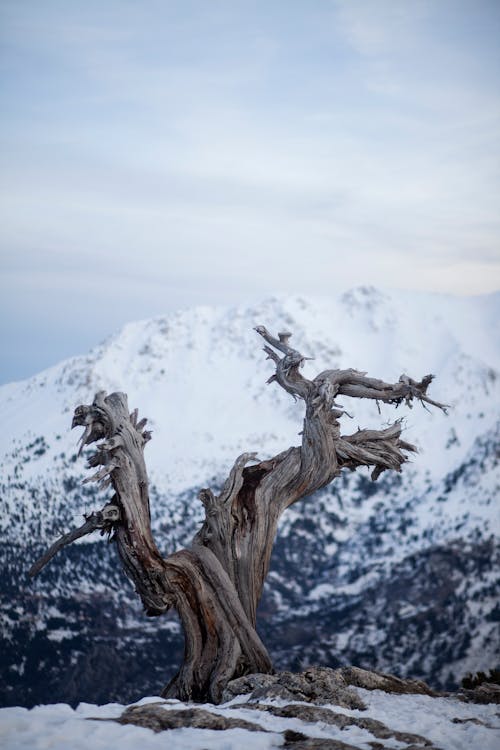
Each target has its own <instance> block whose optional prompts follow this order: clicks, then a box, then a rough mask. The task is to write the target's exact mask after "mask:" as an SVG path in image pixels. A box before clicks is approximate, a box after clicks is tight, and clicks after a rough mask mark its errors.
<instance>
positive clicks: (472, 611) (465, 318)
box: [0, 287, 500, 705]
mask: <svg viewBox="0 0 500 750" xmlns="http://www.w3.org/2000/svg"><path fill="white" fill-rule="evenodd" d="M499 319H500V294H496V295H489V296H486V297H476V298H452V297H447V296H438V295H426V294H417V293H408V292H404V293H402V292H398V293H395V292H394V293H392V292H391V293H390V294H389V293H382V292H380V291H378V290H376V289H373V288H366V287H362V288H357V289H354V290H352V291H349V292H347V293H346V294H344V295H342V296H340V297H339V298H335V299H324V298H319V299H317V298H302V297H286V298H272V299H267V300H265V301H264V302H262V303H260V304H257V305H255V306H254V307H251V308H244V307H240V308H231V309H229V308H208V307H198V308H195V309H191V310H187V311H181V312H178V313H174V314H171V315H168V316H165V317H161V318H155V319H152V320H146V321H140V322H136V323H130V324H128V325H127V326H125V327H124V328H123V329H122V330H121V331H120V332H119V333H118V334H117V335H116V336H113V337H111V338H110V339H108V340H107V341H105V342H104V343H103V344H102V345H101V346H99V347H97V348H96V349H94V350H93V351H91V352H90V353H89V354H88V355H87V356H83V357H77V358H73V359H70V360H67V361H65V362H62V363H61V364H59V365H56V366H55V367H53V368H51V369H49V370H46V371H44V372H42V373H40V374H39V375H37V376H35V377H33V378H31V379H29V380H26V381H23V382H20V383H13V384H9V385H6V386H3V387H2V388H0V413H1V415H2V427H3V429H2V431H1V433H0V468H1V487H0V492H1V498H0V524H1V531H2V543H1V558H2V563H3V568H4V571H5V573H4V575H3V577H2V584H1V617H2V623H3V627H2V630H3V635H4V638H5V643H4V648H3V649H2V657H1V658H2V662H3V663H2V672H3V701H4V703H7V704H13V703H21V704H23V705H31V704H32V703H33V702H38V701H47V700H49V699H50V700H52V699H54V700H65V701H69V702H72V701H73V702H75V701H78V700H81V699H85V700H92V701H93V702H96V701H98V700H111V699H118V700H121V701H127V700H130V699H132V698H134V697H136V696H137V695H139V694H141V693H142V694H148V693H149V694H151V693H155V692H156V693H157V692H158V690H159V689H160V688H161V687H162V685H163V684H164V683H165V682H166V680H167V678H168V677H169V676H170V675H171V674H172V673H173V671H174V669H175V666H176V665H178V663H179V662H180V660H181V656H182V637H181V635H180V632H179V627H178V624H177V621H176V619H175V618H174V617H164V618H158V619H154V620H149V619H147V618H145V617H144V616H143V615H142V612H141V611H140V605H139V603H138V602H136V601H135V599H134V594H133V592H132V591H131V590H130V586H129V584H128V583H127V582H126V580H125V578H124V576H123V575H122V573H121V571H120V569H119V564H118V561H117V559H116V555H115V551H114V549H113V547H112V545H107V544H105V543H104V541H103V540H102V539H101V538H100V537H99V536H98V535H96V539H95V540H94V541H90V542H88V541H87V542H83V543H81V544H78V545H73V546H72V548H68V549H67V550H65V551H63V552H62V553H61V554H60V555H59V556H58V558H56V560H55V561H53V562H52V563H51V565H50V566H49V567H48V568H47V569H46V570H45V571H44V572H43V573H42V574H41V576H40V578H39V580H36V581H35V582H32V581H28V580H27V578H26V571H27V569H28V568H29V566H30V564H31V562H32V561H33V560H34V558H35V557H36V556H37V555H38V554H39V553H40V552H41V551H42V549H43V548H45V547H47V546H48V545H49V544H50V543H51V541H53V539H54V538H55V537H56V536H58V535H60V533H61V532H62V531H64V530H67V529H68V528H70V527H72V526H75V525H79V523H80V522H81V521H80V519H81V515H82V513H84V512H88V511H90V510H93V509H97V508H100V507H101V506H102V505H103V504H104V502H105V500H106V495H105V493H104V494H103V493H101V494H100V495H99V496H96V490H95V489H94V486H93V485H92V486H90V487H89V485H85V486H83V487H82V485H81V480H82V479H83V478H84V477H85V476H86V475H87V474H88V472H87V470H86V469H85V462H84V460H83V458H80V459H77V457H76V439H77V437H78V436H77V435H76V434H75V433H71V432H70V429H69V428H70V424H71V417H72V413H73V409H74V407H75V406H76V405H77V404H80V403H90V402H91V401H92V399H93V396H94V394H95V392H96V391H97V390H102V389H104V390H106V391H108V392H111V391H113V390H121V391H126V392H127V393H128V396H129V404H130V407H131V408H135V407H138V408H139V414H140V416H147V417H148V418H149V424H150V426H151V429H152V430H153V439H152V441H151V442H150V443H149V444H148V446H147V448H146V461H147V464H148V470H149V475H150V479H151V496H152V514H153V525H154V531H155V534H156V536H157V538H158V540H159V546H160V549H162V550H164V552H165V553H166V554H167V553H169V552H172V551H173V550H174V549H176V548H178V547H179V546H180V545H184V544H187V543H189V540H190V538H191V536H192V534H193V531H194V530H195V529H196V527H197V525H198V523H199V522H200V521H201V518H202V507H201V504H200V503H199V502H198V500H197V499H196V495H197V492H198V490H199V489H200V488H201V487H205V486H210V487H212V488H216V487H217V486H218V485H220V483H221V482H222V481H223V480H224V478H225V475H226V472H227V471H228V469H229V468H230V466H231V465H232V463H233V461H234V459H235V457H236V456H237V455H238V454H239V453H241V452H243V451H246V450H248V451H256V452H257V453H258V455H259V457H260V458H264V457H266V456H270V455H273V454H275V453H278V452H280V451H281V450H283V449H284V448H286V447H288V446H289V445H294V444H297V443H298V442H299V440H300V438H299V437H298V435H297V433H298V432H300V430H301V422H302V407H301V404H300V403H294V401H293V399H291V397H290V396H288V394H286V393H285V392H283V391H282V390H281V389H280V388H279V387H278V386H276V385H275V384H273V385H271V386H266V385H265V381H266V379H267V377H268V376H269V375H270V374H271V373H272V365H271V363H269V362H266V361H265V355H264V354H263V352H262V351H261V345H260V339H259V337H258V336H257V335H256V334H255V332H254V331H253V328H254V326H256V325H258V324H263V325H266V326H267V327H268V328H269V329H270V330H272V331H277V330H284V329H286V330H290V331H292V332H293V339H292V344H293V345H294V346H295V347H296V348H297V349H299V350H300V351H301V352H302V353H303V354H305V355H307V356H314V357H315V359H314V360H313V361H310V362H308V363H307V365H306V368H305V374H306V375H311V376H314V375H315V374H316V373H318V372H320V371H321V370H323V369H327V368H335V367H354V368H356V369H360V370H365V371H367V372H368V373H369V374H370V375H373V376H375V377H380V378H383V379H385V380H388V381H391V382H392V381H396V380H397V379H398V378H399V376H400V374H401V373H403V372H405V373H408V374H409V375H411V376H412V377H414V378H420V377H422V376H423V375H425V374H427V373H429V372H432V373H434V374H435V375H436V380H435V382H434V383H433V384H432V385H431V388H430V391H429V394H430V395H431V396H432V397H434V398H435V399H436V400H438V401H441V402H445V403H448V404H450V406H451V409H450V413H449V415H448V416H445V415H443V414H442V413H441V412H440V411H437V410H435V411H432V412H428V411H426V410H424V409H422V408H421V407H420V406H419V405H416V406H415V407H414V408H413V409H412V410H408V409H406V408H403V407H400V408H399V409H398V411H396V412H395V410H394V408H392V407H388V406H384V405H381V407H380V408H381V413H380V414H379V413H378V411H377V406H376V405H375V404H374V403H371V402H362V401H358V400H350V399H347V398H345V399H344V401H343V403H344V406H345V407H346V409H347V411H348V412H349V413H350V414H352V415H353V418H352V419H349V418H348V417H344V418H343V422H344V432H345V433H350V432H354V431H355V430H356V429H357V427H358V426H360V427H369V426H373V427H376V428H378V427H380V426H382V425H383V424H384V423H386V422H387V421H388V420H391V419H394V418H395V417H398V416H404V417H405V420H406V430H407V431H406V434H405V438H406V439H407V440H409V441H410V442H413V443H414V444H416V445H417V446H418V447H419V450H420V453H419V454H418V455H416V456H415V458H414V459H413V463H412V464H407V465H406V466H405V467H404V469H403V473H402V474H401V475H391V474H390V473H387V474H384V475H383V477H382V478H381V479H380V480H379V481H378V482H376V483H372V482H371V481H370V479H369V474H368V471H366V473H365V471H364V470H360V471H358V472H355V473H345V474H344V475H343V476H342V477H341V478H340V479H339V480H336V482H335V483H333V484H332V485H331V486H330V487H329V488H327V489H326V490H324V491H322V492H321V493H318V494H317V495H315V496H313V497H311V498H309V499H308V500H306V501H303V502H301V503H299V504H297V505H296V506H294V507H293V508H292V509H290V510H289V511H288V512H287V514H286V515H285V517H284V518H283V522H282V525H281V530H280V533H279V536H278V539H277V542H276V545H275V550H274V556H273V562H272V569H271V573H270V575H269V579H268V585H267V587H266V590H265V595H264V597H263V601H262V603H261V608H260V619H259V623H258V626H259V629H260V631H261V633H262V635H263V638H264V641H265V642H266V644H267V645H268V647H269V650H270V652H271V654H272V656H273V657H274V659H275V662H276V664H277V665H278V666H280V667H282V668H285V667H287V668H299V667H303V666H305V665H307V664H310V663H315V664H318V665H320V664H321V665H329V666H337V665H338V664H344V663H351V664H358V665H360V666H363V667H366V668H376V669H385V670H388V671H391V672H393V673H396V674H400V675H401V676H407V675H408V676H412V677H422V678H424V679H426V680H427V681H429V682H430V683H431V684H433V685H435V686H436V687H445V686H452V685H453V684H455V683H456V682H457V680H459V678H460V677H461V676H463V674H464V673H465V672H467V671H476V670H478V669H485V668H490V667H491V666H494V662H495V661H498V648H499V641H500V638H499V634H498V621H499V619H500V605H499V602H498V581H499V576H498V569H499V568H498V561H499V557H500V554H499V549H500V548H499V544H498V536H499V530H500V529H499V526H500V524H499V520H498V519H499V515H498V508H496V507H495V494H498V488H499V486H500V471H499V467H498V463H499V448H500V423H499V411H500V410H499V403H500V399H499V396H500V346H499V343H500V342H499V339H500V335H499V327H498V321H499ZM96 686H97V687H96ZM96 690H97V694H96ZM99 691H100V692H99Z"/></svg>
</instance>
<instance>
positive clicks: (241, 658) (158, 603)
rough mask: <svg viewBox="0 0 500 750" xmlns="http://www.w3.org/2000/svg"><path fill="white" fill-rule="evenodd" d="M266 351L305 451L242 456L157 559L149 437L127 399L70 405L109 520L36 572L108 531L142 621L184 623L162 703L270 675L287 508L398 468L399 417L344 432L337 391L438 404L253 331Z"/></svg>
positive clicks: (206, 696) (403, 451)
mask: <svg viewBox="0 0 500 750" xmlns="http://www.w3.org/2000/svg"><path fill="white" fill-rule="evenodd" d="M256 331H257V333H259V335H260V336H262V337H263V339H264V340H265V342H266V343H265V346H264V351H265V352H266V354H267V356H268V358H269V359H270V360H271V361H272V362H273V363H274V366H275V371H274V373H273V374H272V376H271V377H270V378H269V380H268V382H277V383H278V384H279V385H280V386H281V387H282V388H284V390H286V391H287V392H288V393H290V394H291V395H292V396H293V397H294V398H295V399H301V400H303V401H304V402H305V417H304V427H303V430H302V440H301V444H300V446H297V447H291V448H288V449H287V450H285V451H283V452H282V453H280V454H278V455H277V456H274V457H273V458H270V459H267V460H263V461H258V460H257V457H256V455H255V453H244V454H242V455H241V456H239V457H238V458H237V459H236V461H235V464H234V466H233V468H232V469H231V472H230V474H229V477H228V479H227V480H226V482H225V484H224V486H223V488H222V490H221V492H220V494H219V495H215V494H214V493H213V492H212V491H211V490H210V489H208V488H207V489H203V490H201V492H200V493H199V499H200V500H201V502H202V503H203V505H204V508H205V520H204V522H203V524H202V526H201V528H200V530H199V531H198V533H197V534H196V536H195V538H194V539H193V542H192V544H191V546H190V547H189V548H188V549H184V550H180V551H177V552H174V553H172V554H170V555H169V556H168V557H166V558H164V557H163V556H162V555H161V553H160V552H159V550H158V548H157V546H156V543H155V541H154V538H153V535H152V531H151V521H150V510H149V494H148V480H147V472H146V466H145V463H144V455H143V454H144V446H145V444H146V443H147V441H148V440H149V439H150V433H149V432H148V431H145V430H144V427H145V424H146V420H144V419H142V420H140V421H138V414H137V409H136V410H134V411H133V412H132V413H129V410H128V404H127V397H126V395H125V394H123V393H112V394H110V395H109V396H106V394H105V393H104V392H100V393H98V394H96V397H95V399H94V402H93V403H92V404H90V405H83V406H79V407H77V409H76V410H75V414H74V418H73V426H74V427H75V426H81V427H83V428H84V431H83V434H82V437H81V439H80V443H81V448H80V450H81V449H83V447H84V446H86V445H90V444H92V443H96V450H95V452H94V453H93V454H92V456H91V457H90V459H89V467H91V468H96V469H97V471H96V473H95V474H94V475H93V476H92V477H90V479H89V480H86V481H96V482H99V483H100V485H101V486H108V485H111V486H112V488H113V490H114V495H113V499H112V503H111V505H108V506H106V507H107V508H113V512H112V517H110V516H109V514H108V516H107V517H106V519H104V518H103V512H104V510H106V508H105V509H103V511H101V512H100V513H97V514H92V515H91V516H90V517H89V518H88V519H86V521H85V524H83V526H81V527H80V528H79V529H76V530H74V531H72V532H70V533H69V534H66V535H64V536H63V537H61V539H59V540H58V541H57V542H56V543H55V544H54V545H53V546H52V547H51V548H50V550H49V551H48V552H47V553H46V555H44V557H43V558H41V559H40V560H39V561H37V562H36V563H35V564H34V566H33V567H32V569H31V571H30V574H31V575H36V574H37V573H38V572H39V571H40V570H41V569H42V567H43V566H44V565H45V564H46V563H47V562H48V561H49V560H50V559H51V558H52V557H53V556H54V555H55V554H56V552H58V551H59V550H60V549H61V548H62V547H63V546H65V545H67V544H70V543H71V542H72V541H74V540H75V539H77V538H80V537H81V536H83V535H85V534H88V533H90V532H91V531H94V530H96V529H99V528H100V529H101V530H102V529H103V528H105V529H106V530H112V533H113V536H112V540H113V541H114V542H115V543H116V547H117V550H118V554H119V556H120V558H121V561H122V564H123V567H124V570H125V573H126V574H127V576H128V577H129V578H130V579H131V580H132V581H133V583H134V585H135V588H136V591H137V593H138V594H139V596H140V598H141V600H142V603H143V605H144V609H145V611H146V614H148V615H149V616H157V615H161V614H163V613H164V612H166V611H167V610H168V609H169V608H170V607H174V608H175V609H176V610H177V612H178V614H179V616H180V619H181V622H182V625H183V629H184V637H185V649H184V661H183V664H182V666H181V668H180V670H179V672H178V674H177V675H176V676H175V677H174V678H173V680H171V682H170V683H169V684H168V685H167V687H166V688H165V690H164V692H163V694H164V696H166V697H175V698H180V699H183V700H202V701H203V700H211V701H214V702H218V701H219V700H220V699H221V696H222V691H223V690H224V688H225V686H226V684H227V682H228V681H229V680H231V679H234V678H235V677H238V676H241V675H243V674H249V673H252V672H264V673H266V672H267V673H269V672H271V671H272V663H271V659H270V657H269V654H268V653H267V650H266V648H265V646H264V644H263V643H262V641H261V639H260V638H259V636H258V634H257V631H256V629H255V628H256V611H257V605H258V602H259V600H260V597H261V594H262V589H263V585H264V581H265V578H266V576H267V572H268V569H269V561H270V558H271V551H272V547H273V543H274V539H275V536H276V530H277V524H278V520H279V518H280V516H281V514H282V513H283V511H284V510H285V509H286V508H287V507H288V506H290V505H291V504H292V503H295V502H297V501H298V500H300V499H301V498H303V497H305V496H307V495H311V494H312V493H313V492H314V491H315V490H318V489H320V488H321V487H324V486H325V485H327V484H328V483H329V482H331V481H332V480H333V479H335V477H337V476H338V475H339V474H340V472H341V470H342V469H343V468H348V469H351V470H352V469H356V468H357V467H359V466H370V467H372V478H373V479H376V478H377V477H378V476H379V475H380V473H381V472H382V471H385V470H395V471H400V470H401V466H402V465H403V464H404V462H405V461H407V453H409V452H410V453H411V452H412V451H414V450H415V448H414V446H413V445H411V444H410V443H407V442H405V441H403V440H402V439H401V422H400V421H397V422H395V423H394V424H392V425H390V426H389V427H388V428H386V429H383V430H358V431H357V432H355V433H354V434H352V435H341V434H340V426H339V421H338V420H339V418H340V417H341V416H342V415H343V414H345V413H346V411H345V409H344V408H343V406H341V405H340V404H338V403H337V402H336V401H335V399H336V397H337V396H353V397H358V398H372V399H375V400H377V402H379V401H385V402H387V403H390V404H394V405H395V406H398V405H399V404H400V403H405V404H408V405H411V402H412V401H413V400H415V399H416V400H419V401H421V402H422V403H423V404H424V405H425V404H430V405H433V406H436V407H438V408H440V409H443V410H444V409H445V408H446V407H445V405H443V404H439V403H438V402H435V401H432V400H431V399H429V397H428V396H427V388H428V386H429V384H430V382H431V380H432V377H431V376H427V377H425V378H423V379H422V380H421V381H419V382H417V381H414V380H412V379H411V378H408V377H407V376H402V377H401V378H400V380H399V381H398V382H397V383H394V384H390V383H384V382H383V381H380V380H375V379H373V378H368V377H367V376H366V374H365V373H360V372H357V371H356V370H327V371H325V372H322V373H320V374H319V375H318V376H317V377H316V378H314V380H308V379H307V378H305V377H304V376H303V375H302V373H301V372H300V369H301V366H302V364H303V362H304V360H305V359H307V358H306V357H304V356H303V355H302V354H301V353H300V352H298V351H297V350H295V349H293V348H292V347H291V346H290V343H289V340H290V336H291V334H290V333H280V334H278V336H277V337H275V336H273V335H271V334H270V333H269V332H268V331H267V329H266V328H264V326H259V327H258V328H256Z"/></svg>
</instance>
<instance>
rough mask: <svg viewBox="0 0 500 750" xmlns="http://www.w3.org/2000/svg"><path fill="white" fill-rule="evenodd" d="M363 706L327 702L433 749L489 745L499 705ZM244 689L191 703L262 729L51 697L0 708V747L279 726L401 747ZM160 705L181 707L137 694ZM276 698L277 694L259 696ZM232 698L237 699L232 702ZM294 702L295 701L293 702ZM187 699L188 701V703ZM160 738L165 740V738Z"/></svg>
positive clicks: (366, 747)
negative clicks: (277, 709)
mask: <svg viewBox="0 0 500 750" xmlns="http://www.w3.org/2000/svg"><path fill="white" fill-rule="evenodd" d="M359 693H360V695H361V696H362V699H363V701H365V703H366V705H367V710H366V711H358V710H349V709H344V708H340V707H339V706H329V708H331V709H332V710H333V711H335V712H336V713H344V714H346V715H348V716H352V717H360V718H372V719H377V720H378V721H382V722H383V723H384V724H386V725H387V726H388V727H389V728H390V729H392V730H397V731H403V732H411V733H413V734H418V735H422V736H423V737H425V738H426V739H427V740H430V741H431V742H432V744H433V746H435V747H436V748H441V750H470V749H471V748H481V750H496V748H498V747H499V745H500V709H499V707H498V706H497V705H494V704H489V705H475V704H467V703H462V702H460V701H458V700H457V699H455V698H431V697H429V696H425V695H392V694H387V693H384V692H382V691H379V690H374V691H367V690H361V689H360V690H359ZM246 700H247V696H239V697H237V698H234V699H233V700H232V701H230V702H229V703H227V704H223V705H221V706H212V705H209V704H206V705H203V706H198V707H199V708H202V709H205V710H208V711H212V712H213V713H217V714H221V715H223V716H226V717H232V718H235V719H244V720H246V721H250V722H252V723H254V724H258V725H260V726H261V727H262V730H263V731H262V732H251V731H248V730H246V729H226V730H223V731H216V730H208V729H194V728H182V729H170V730H167V734H166V733H165V732H159V733H158V734H155V733H154V732H153V731H152V730H150V729H144V728H141V727H136V726H132V725H126V726H122V725H120V724H117V723H115V722H113V721H106V719H115V718H118V717H119V716H120V715H121V714H122V712H123V710H124V708H125V707H124V706H122V705H120V704H118V703H109V704H107V705H104V706H94V705H92V704H89V703H81V704H80V705H79V706H78V707H77V708H76V709H74V710H73V709H72V708H70V706H68V705H66V704H63V703H57V704H53V705H44V706H36V707H35V708H33V709H31V710H28V709H26V708H19V707H16V708H4V709H0V745H1V747H2V748H3V750H68V748H71V750H88V748H89V747H91V748H92V750H108V748H115V747H119V748H120V750H136V748H138V747H140V748H141V750H157V749H158V750H159V748H162V750H163V749H164V748H165V747H167V746H168V748H169V750H188V749H189V750H212V749H213V750H242V749H245V748H249V749H251V750H267V748H274V747H281V746H282V745H283V744H284V736H283V732H284V731H285V730H293V731H295V732H301V733H303V734H305V735H307V736H308V737H314V738H318V739H321V738H322V739H336V740H340V741H343V742H345V743H347V744H349V745H353V746H354V747H357V748H360V750H371V747H372V746H371V745H370V743H373V742H374V741H375V740H376V741H377V742H378V743H379V746H381V747H387V748H393V750H394V749H395V748H401V749H402V750H403V748H405V747H406V746H407V745H406V743H402V742H400V741H398V740H396V739H394V738H393V737H391V738H388V739H381V738H380V737H377V738H375V737H374V736H373V735H372V734H371V733H370V732H369V731H368V730H367V729H363V728H361V727H357V726H355V725H354V726H348V727H345V728H344V729H340V728H339V727H337V726H335V725H331V724H327V723H324V722H316V723H314V724H313V723H307V722H304V721H301V720H300V719H297V718H282V717H277V716H273V715H272V714H269V713H265V712H263V711H257V710H255V709H252V706H251V704H247V705H248V707H247V708H245V707H241V705H242V704H244V703H245V702H246ZM160 702H161V704H162V708H163V709H164V710H166V711H170V710H176V711H178V710H180V709H185V708H188V705H187V704H185V703H180V702H178V701H169V702H164V701H162V699H161V698H158V697H148V698H143V699H142V700H141V701H138V703H136V704H132V705H145V704H151V703H160ZM264 702H265V703H267V704H270V705H273V704H274V705H284V704H285V701H278V700H274V701H269V700H268V701H264ZM238 704H239V706H240V707H236V706H237V705H238ZM299 705H300V704H299ZM190 707H191V706H190ZM167 743H168V744H167Z"/></svg>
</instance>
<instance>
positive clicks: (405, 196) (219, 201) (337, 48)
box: [0, 0, 500, 382]
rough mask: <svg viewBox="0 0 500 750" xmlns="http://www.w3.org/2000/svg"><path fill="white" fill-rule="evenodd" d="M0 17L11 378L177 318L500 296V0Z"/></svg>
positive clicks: (57, 7)
mask: <svg viewBox="0 0 500 750" xmlns="http://www.w3.org/2000/svg"><path fill="white" fill-rule="evenodd" d="M0 13H1V18H0V29H1V31H0V35H1V61H0V77H1V93H0V96H1V111H2V117H1V123H0V137H1V144H2V146H1V193H2V195H1V209H0V243H1V244H0V248H1V250H0V252H1V264H2V265H1V271H2V273H1V288H0V293H1V324H0V333H1V336H2V341H1V344H0V345H1V346H2V351H3V352H4V354H5V355H6V356H4V357H2V360H3V363H2V367H1V369H0V382H1V381H6V380H9V379H14V378H19V377H24V376H27V375H29V374H31V373H33V372H35V371H37V370H39V369H41V368H42V367H45V366H48V365H50V364H53V363H55V362H56V361H58V360H59V359H61V358H62V357H65V356H68V355H70V354H73V353H78V352H82V351H85V350H86V349H87V348H88V347H89V346H91V345H92V344H94V343H96V342H98V341H99V340H100V339H102V338H103V337H104V336H105V335H107V334H108V333H110V332H112V331H113V330H115V329H116V328H117V327H118V326H119V325H121V324H122V323H123V322H125V321H127V320H130V319H134V318H141V317H148V316H150V315H154V314H159V313H162V312H165V311H168V310H171V309H172V308H175V307H179V306H181V307H185V306H189V305H193V304H196V303H210V304H212V303H216V302H229V303H233V302H236V301H238V300H251V299H258V298H261V297H263V296H265V295H268V294H270V293H274V292H303V293H305V294H314V293H317V294H327V293H328V292H329V291H330V290H332V289H333V290H335V289H338V288H345V287H349V286H353V285H355V284H359V283H371V284H375V285H379V286H380V285H383V286H389V287H403V288H409V289H412V288H415V289H427V290H434V291H443V292H452V293H456V294H477V293H484V292H489V291H492V290H495V289H498V288H500V253H499V237H500V221H499V205H500V204H499V134H500V123H499V120H500V117H499V115H500V96H499V89H500V84H499V73H500V45H499V44H498V39H500V3H499V2H496V1H495V2H481V0H467V1H465V2H462V1H459V0H455V1H449V0H429V1H426V0H422V1H420V0H412V1H410V0H337V1H336V0H331V1H330V0H328V1H327V0H321V1H320V0H302V2H298V1H297V0H286V1H285V0H281V1H278V0H274V1H273V0H267V2H250V1H248V2H237V0H232V1H231V0H228V1H227V2H219V1H218V0H204V1H202V0H198V2H186V1H185V0H184V1H179V2H171V1H169V0H163V1H160V0H141V2H137V1H134V2H127V1H126V0H119V1H118V0H106V2H102V0H101V1H100V2H94V1H92V0H85V2H79V0H61V1H60V2H55V1H52V0H37V1H30V0H14V1H13V2H6V1H5V0H0Z"/></svg>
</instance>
